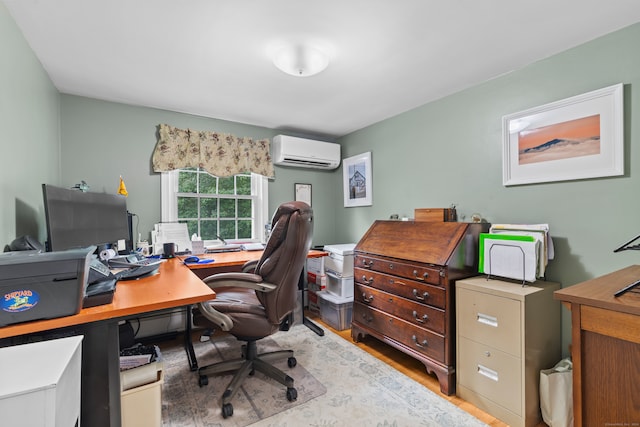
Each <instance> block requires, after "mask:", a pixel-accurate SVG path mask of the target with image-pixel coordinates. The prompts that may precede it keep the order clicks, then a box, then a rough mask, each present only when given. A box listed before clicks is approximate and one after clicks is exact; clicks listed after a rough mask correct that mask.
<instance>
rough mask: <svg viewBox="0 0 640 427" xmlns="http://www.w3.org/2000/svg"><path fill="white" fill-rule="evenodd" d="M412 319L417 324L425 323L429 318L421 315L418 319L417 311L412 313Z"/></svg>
mask: <svg viewBox="0 0 640 427" xmlns="http://www.w3.org/2000/svg"><path fill="white" fill-rule="evenodd" d="M413 318H414V319H415V321H416V322H419V323H425V322H426V321H427V320H429V316H427V315H426V314H425V315H423V316H422V317H418V312H417V311H415V310H414V311H413Z"/></svg>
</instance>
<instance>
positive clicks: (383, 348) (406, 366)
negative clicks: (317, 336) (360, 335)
mask: <svg viewBox="0 0 640 427" xmlns="http://www.w3.org/2000/svg"><path fill="white" fill-rule="evenodd" d="M305 315H306V316H308V318H309V319H311V320H313V321H314V322H315V323H317V324H318V325H319V326H321V327H323V328H326V329H330V330H331V331H332V332H334V333H336V334H338V335H340V336H341V337H342V338H344V339H346V340H348V341H349V342H351V343H353V344H354V345H357V346H358V347H360V348H362V349H363V350H365V351H366V352H367V353H369V354H371V355H372V356H374V357H376V358H378V359H380V360H382V361H383V362H385V363H387V364H389V365H390V366H393V367H394V368H395V369H397V370H398V371H400V372H402V373H403V374H405V375H407V376H408V377H410V378H412V379H413V380H415V381H417V382H419V383H420V384H422V385H424V386H425V387H427V388H428V389H429V390H431V391H433V392H434V393H437V394H439V395H440V396H441V397H442V398H443V399H446V400H448V401H449V402H451V403H453V404H454V405H456V406H458V407H459V408H460V409H462V410H464V411H466V412H468V413H470V414H471V415H473V416H474V417H476V418H478V419H479V420H481V421H483V422H484V423H486V424H488V425H490V426H492V427H509V426H508V425H507V424H505V423H503V422H502V421H500V420H498V419H496V418H495V417H493V416H491V415H489V414H487V413H486V412H484V411H482V410H480V409H478V408H476V407H475V406H474V405H472V404H471V403H469V402H465V401H464V400H462V399H460V398H459V397H456V396H446V395H444V394H442V393H441V392H440V383H439V382H438V379H437V378H436V377H435V376H432V375H429V374H427V373H426V370H425V367H424V365H423V364H422V363H420V362H419V361H418V360H416V359H414V358H412V357H410V356H407V355H406V354H404V353H402V352H401V351H399V350H396V349H395V348H393V347H391V346H390V345H387V344H385V343H383V342H382V341H379V340H377V339H375V338H373V337H370V336H368V337H367V338H365V340H363V341H362V342H354V341H353V340H352V339H351V330H350V329H346V330H344V331H337V330H335V329H333V328H332V327H331V326H329V325H327V324H326V323H324V322H323V321H322V319H320V317H319V316H317V315H315V314H314V313H311V312H307V311H305ZM546 426H547V425H546V424H545V423H540V424H539V425H538V426H537V427H546Z"/></svg>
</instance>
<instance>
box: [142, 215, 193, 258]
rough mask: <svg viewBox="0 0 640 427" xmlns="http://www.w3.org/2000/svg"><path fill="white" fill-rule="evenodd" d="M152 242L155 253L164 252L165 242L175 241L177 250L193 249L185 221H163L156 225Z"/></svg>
mask: <svg viewBox="0 0 640 427" xmlns="http://www.w3.org/2000/svg"><path fill="white" fill-rule="evenodd" d="M151 243H152V245H153V253H154V254H161V253H162V251H163V250H162V244H163V243H175V244H176V246H177V248H176V252H185V251H191V238H190V237H189V230H187V224H185V223H183V222H161V223H159V224H156V225H154V227H153V230H151Z"/></svg>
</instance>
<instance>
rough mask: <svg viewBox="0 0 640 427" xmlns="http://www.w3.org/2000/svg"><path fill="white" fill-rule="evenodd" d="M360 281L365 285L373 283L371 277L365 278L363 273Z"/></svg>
mask: <svg viewBox="0 0 640 427" xmlns="http://www.w3.org/2000/svg"><path fill="white" fill-rule="evenodd" d="M362 283H364V284H365V285H371V284H373V277H369V278H368V279H367V276H365V275H364V274H363V275H362Z"/></svg>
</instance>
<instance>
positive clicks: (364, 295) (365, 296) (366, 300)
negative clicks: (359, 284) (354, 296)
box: [362, 292, 373, 303]
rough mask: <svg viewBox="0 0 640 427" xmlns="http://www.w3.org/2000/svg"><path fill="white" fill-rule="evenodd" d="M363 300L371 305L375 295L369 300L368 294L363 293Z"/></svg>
mask: <svg viewBox="0 0 640 427" xmlns="http://www.w3.org/2000/svg"><path fill="white" fill-rule="evenodd" d="M362 300H363V301H364V302H369V303H370V302H371V301H373V295H371V296H370V297H369V298H367V294H365V293H364V292H363V293H362Z"/></svg>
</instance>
